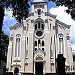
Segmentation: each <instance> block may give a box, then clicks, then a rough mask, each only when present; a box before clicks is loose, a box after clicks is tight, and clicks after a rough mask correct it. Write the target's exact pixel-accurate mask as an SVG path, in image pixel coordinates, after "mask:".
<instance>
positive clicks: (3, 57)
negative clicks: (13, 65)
mask: <svg viewBox="0 0 75 75" xmlns="http://www.w3.org/2000/svg"><path fill="white" fill-rule="evenodd" d="M8 44H9V37H8V36H7V35H6V34H4V33H3V32H2V33H1V46H0V50H1V51H0V54H1V60H3V61H6V56H7V50H8Z"/></svg>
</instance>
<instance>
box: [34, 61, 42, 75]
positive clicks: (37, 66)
mask: <svg viewBox="0 0 75 75" xmlns="http://www.w3.org/2000/svg"><path fill="white" fill-rule="evenodd" d="M35 75H43V62H36V63H35Z"/></svg>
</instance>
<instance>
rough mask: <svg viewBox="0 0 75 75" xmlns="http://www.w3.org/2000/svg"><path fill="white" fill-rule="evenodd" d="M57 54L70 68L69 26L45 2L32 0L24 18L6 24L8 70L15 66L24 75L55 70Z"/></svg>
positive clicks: (36, 74)
mask: <svg viewBox="0 0 75 75" xmlns="http://www.w3.org/2000/svg"><path fill="white" fill-rule="evenodd" d="M61 15H63V14H61ZM58 54H63V56H64V58H66V61H65V70H66V71H67V72H72V71H73V56H72V49H71V42H70V26H69V25H66V24H64V23H62V22H60V21H59V20H57V19H56V15H52V14H50V13H49V12H47V2H45V1H44V0H34V1H33V3H32V11H31V13H29V16H28V18H26V20H23V23H22V24H21V23H17V24H15V25H14V26H11V27H10V37H9V46H8V54H7V68H8V72H13V73H14V70H15V68H18V70H19V72H21V73H23V74H25V75H33V74H34V75H38V74H39V72H40V74H41V75H43V74H45V75H47V74H48V75H49V74H50V73H56V61H55V59H56V58H57V55H58ZM40 74H39V75H40Z"/></svg>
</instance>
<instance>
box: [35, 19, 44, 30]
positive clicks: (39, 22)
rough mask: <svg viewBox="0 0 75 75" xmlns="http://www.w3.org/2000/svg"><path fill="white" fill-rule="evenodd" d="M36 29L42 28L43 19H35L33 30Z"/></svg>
mask: <svg viewBox="0 0 75 75" xmlns="http://www.w3.org/2000/svg"><path fill="white" fill-rule="evenodd" d="M36 29H43V30H44V21H43V20H41V19H37V20H36V21H35V30H36Z"/></svg>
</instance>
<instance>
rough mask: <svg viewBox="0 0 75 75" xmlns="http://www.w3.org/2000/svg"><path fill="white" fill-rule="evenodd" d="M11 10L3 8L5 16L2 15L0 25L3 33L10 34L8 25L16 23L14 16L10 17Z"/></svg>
mask: <svg viewBox="0 0 75 75" xmlns="http://www.w3.org/2000/svg"><path fill="white" fill-rule="evenodd" d="M12 13H13V12H12V10H11V9H9V10H6V9H5V16H4V20H3V26H2V30H3V31H4V33H5V34H7V35H10V30H9V26H12V25H14V24H15V23H16V19H15V18H14V17H12V16H13V15H12Z"/></svg>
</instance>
